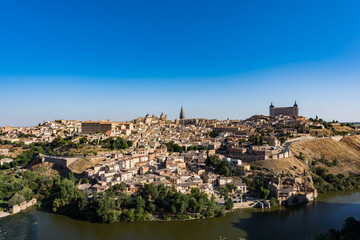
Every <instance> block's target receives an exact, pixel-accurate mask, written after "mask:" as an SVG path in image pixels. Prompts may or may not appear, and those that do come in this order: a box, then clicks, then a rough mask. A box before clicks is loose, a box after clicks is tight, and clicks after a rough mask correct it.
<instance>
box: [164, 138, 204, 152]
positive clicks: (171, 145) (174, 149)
mask: <svg viewBox="0 0 360 240" xmlns="http://www.w3.org/2000/svg"><path fill="white" fill-rule="evenodd" d="M165 145H166V147H167V149H168V151H169V152H178V153H183V152H185V151H186V150H187V151H191V150H195V151H196V150H199V151H200V150H206V149H207V147H206V146H189V147H181V146H179V145H178V144H176V143H175V142H174V141H171V142H168V143H165Z"/></svg>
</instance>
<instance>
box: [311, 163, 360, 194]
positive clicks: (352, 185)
mask: <svg viewBox="0 0 360 240" xmlns="http://www.w3.org/2000/svg"><path fill="white" fill-rule="evenodd" d="M311 171H312V172H313V173H314V174H316V175H315V176H314V177H313V180H314V185H315V187H316V189H317V190H318V191H319V192H326V191H340V190H354V189H359V188H360V177H359V176H356V175H354V174H351V173H349V175H348V176H345V175H343V174H337V175H334V174H332V173H328V170H327V169H326V168H323V167H313V168H311Z"/></svg>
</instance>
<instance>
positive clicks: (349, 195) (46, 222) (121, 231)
mask: <svg viewBox="0 0 360 240" xmlns="http://www.w3.org/2000/svg"><path fill="white" fill-rule="evenodd" d="M350 216H353V217H355V218H356V219H360V192H334V193H327V194H323V195H321V196H320V197H319V198H318V199H317V200H316V201H314V202H311V203H309V204H307V205H306V206H298V207H295V208H285V207H278V208H273V209H271V210H268V209H265V210H262V209H244V210H237V211H235V212H233V213H231V214H228V215H226V216H224V217H220V218H212V219H206V220H194V221H184V222H181V221H178V222H135V223H116V224H98V223H90V222H85V221H78V220H74V219H71V218H68V217H66V216H62V215H56V214H51V213H47V212H43V211H39V210H35V209H33V210H28V211H26V212H23V213H19V214H16V215H14V216H9V217H5V218H2V219H0V240H2V239H31V240H32V239H40V240H42V239H46V240H47V239H53V240H55V239H66V240H69V239H103V240H112V239H131V240H133V239H134V240H135V239H149V240H168V239H174V240H180V239H181V240H187V239H196V240H200V239H207V240H208V239H209V240H210V239H214V240H217V239H219V236H224V237H226V238H227V239H228V240H232V239H234V240H237V239H239V237H243V238H246V239H249V240H252V239H310V238H311V236H312V235H313V234H315V233H319V232H327V231H328V230H329V229H330V228H332V227H335V228H340V227H341V226H342V224H343V222H344V220H345V219H346V218H347V217H350Z"/></svg>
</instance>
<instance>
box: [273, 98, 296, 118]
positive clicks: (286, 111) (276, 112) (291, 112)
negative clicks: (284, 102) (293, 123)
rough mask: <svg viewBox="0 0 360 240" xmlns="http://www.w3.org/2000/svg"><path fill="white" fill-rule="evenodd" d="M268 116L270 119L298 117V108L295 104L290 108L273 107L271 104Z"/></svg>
mask: <svg viewBox="0 0 360 240" xmlns="http://www.w3.org/2000/svg"><path fill="white" fill-rule="evenodd" d="M269 115H270V117H275V116H280V115H282V116H292V117H299V107H298V105H297V104H296V101H295V104H294V106H292V107H275V106H274V105H273V104H272V103H271V105H270V107H269Z"/></svg>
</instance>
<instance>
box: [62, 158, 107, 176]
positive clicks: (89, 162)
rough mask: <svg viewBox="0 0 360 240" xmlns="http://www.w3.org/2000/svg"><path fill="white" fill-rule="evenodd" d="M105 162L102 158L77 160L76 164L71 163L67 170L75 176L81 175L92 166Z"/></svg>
mask: <svg viewBox="0 0 360 240" xmlns="http://www.w3.org/2000/svg"><path fill="white" fill-rule="evenodd" d="M104 160H105V157H104V158H101V159H87V158H80V159H79V160H77V161H76V162H74V163H72V164H71V165H70V166H69V169H70V170H71V171H73V172H74V173H77V174H81V173H83V172H84V171H85V170H86V169H88V168H91V167H92V166H94V165H96V164H98V163H101V162H102V161H104Z"/></svg>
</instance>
